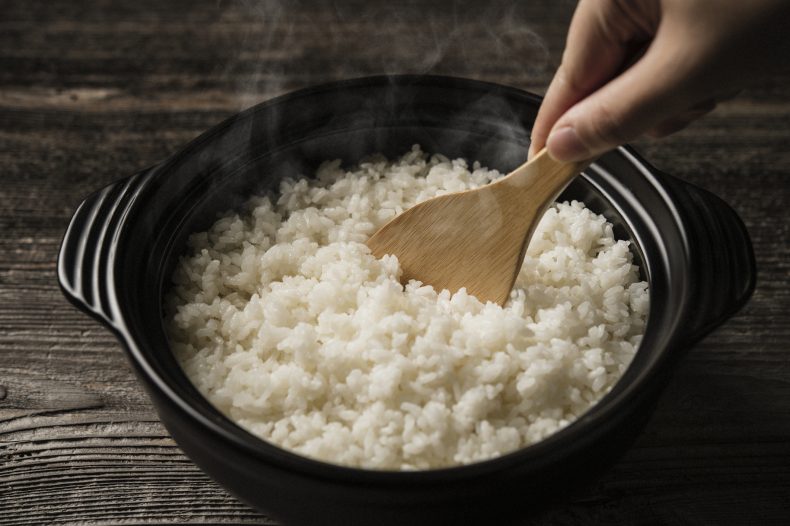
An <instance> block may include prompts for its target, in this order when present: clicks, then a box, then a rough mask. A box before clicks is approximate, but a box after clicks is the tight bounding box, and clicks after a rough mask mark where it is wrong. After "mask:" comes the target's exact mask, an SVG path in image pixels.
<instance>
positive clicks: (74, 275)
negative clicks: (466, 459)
mask: <svg viewBox="0 0 790 526" xmlns="http://www.w3.org/2000/svg"><path fill="white" fill-rule="evenodd" d="M539 103H540V98H539V97H537V96H535V95H531V94H528V93H525V92H523V91H520V90H516V89H512V88H507V87H502V86H497V85H492V84H487V83H482V82H476V81H470V80H463V79H453V78H446V77H412V76H399V77H375V78H367V79H358V80H352V81H346V82H339V83H334V84H330V85H326V86H320V87H316V88H311V89H307V90H302V91H299V92H295V93H292V94H290V95H286V96H283V97H280V98H278V99H274V100H272V101H269V102H267V103H264V104H261V105H258V106H256V107H254V108H251V109H250V110H247V111H245V112H243V113H241V114H239V115H237V116H236V117H234V118H232V119H229V120H228V121H226V122H224V123H222V124H220V125H218V126H217V127H215V128H213V129H212V130H210V131H208V132H207V133H206V134H204V135H203V136H201V137H200V138H198V139H196V140H195V141H193V142H192V143H190V145H188V146H187V147H186V148H185V149H184V150H183V151H181V152H179V153H177V154H175V155H174V156H172V157H171V158H170V159H168V160H167V161H165V162H164V163H162V164H161V165H159V166H155V167H153V168H150V169H148V170H145V171H143V172H141V173H139V174H137V175H134V176H132V177H130V178H128V179H125V180H122V181H119V182H117V183H114V184H113V185H110V186H109V187H107V188H105V189H103V190H101V191H99V192H97V193H95V194H93V195H91V196H90V197H88V198H87V199H86V201H85V202H84V203H83V204H82V205H81V206H80V208H79V209H78V210H77V212H76V213H75V215H74V218H73V219H72V222H71V225H70V226H69V229H68V231H67V233H66V236H65V239H64V241H63V246H62V248H61V253H60V258H59V262H58V273H59V279H60V283H61V287H62V288H63V290H64V292H65V294H66V296H67V297H68V298H69V299H70V300H71V301H72V302H73V303H74V304H75V305H77V306H78V307H80V308H82V309H83V310H85V311H87V312H88V313H90V314H91V315H93V316H95V317H96V318H97V319H99V320H100V321H101V322H103V323H104V324H105V325H107V326H108V327H110V328H111V329H112V330H113V331H114V332H115V333H116V334H117V336H118V338H119V339H120V341H121V342H122V344H123V346H124V348H125V349H126V351H127V354H128V356H129V358H130V361H131V363H132V364H133V365H134V367H135V369H136V371H137V372H138V375H139V377H140V379H141V381H142V382H143V384H144V385H145V387H146V389H147V390H148V392H149V394H150V396H151V398H152V400H153V401H154V403H155V405H156V407H157V410H158V411H159V414H160V417H161V419H162V422H163V423H164V424H165V426H166V427H167V428H168V430H169V431H170V432H171V433H172V435H173V437H174V438H175V439H176V441H177V442H178V443H179V445H180V446H181V447H182V448H183V450H184V451H185V452H186V453H187V454H188V455H189V456H190V457H191V458H192V459H193V460H194V461H195V462H196V463H197V464H198V465H199V466H200V467H201V468H202V469H204V470H205V471H206V472H207V473H209V474H210V475H211V476H213V477H214V478H215V479H217V480H218V481H220V482H221V483H222V484H223V485H225V486H226V487H227V488H228V489H229V490H230V491H232V492H233V493H235V494H236V495H238V496H239V497H240V498H242V499H243V500H245V501H247V502H249V503H251V504H252V505H254V506H257V507H259V508H260V509H262V510H264V511H266V512H268V513H270V514H271V515H272V516H274V517H276V518H279V519H281V520H283V521H284V522H286V524H294V525H300V524H301V525H311V524H315V525H318V524H328V523H337V524H348V525H351V524H376V525H387V524H393V525H394V524H404V523H408V524H413V525H419V524H432V525H436V524H464V523H468V522H472V521H474V520H481V521H482V520H485V521H486V522H487V523H492V524H493V523H494V522H492V521H496V523H497V524H507V523H511V522H518V521H519V520H520V519H523V518H524V517H525V516H526V515H528V514H533V513H536V512H538V511H540V510H541V509H543V508H545V507H546V505H547V504H548V503H550V502H551V501H552V500H553V499H557V498H559V499H563V498H566V497H567V496H568V495H569V494H570V493H571V492H572V491H573V490H574V489H575V488H578V487H579V486H581V485H583V484H584V482H586V481H587V480H588V479H590V478H592V477H594V476H595V475H596V474H598V473H599V472H600V471H601V470H602V469H603V468H604V467H605V466H607V465H608V464H610V463H611V462H612V461H613V460H614V459H615V458H616V457H617V456H618V455H620V454H621V453H622V452H623V451H624V449H625V448H626V447H627V445H628V444H629V443H630V441H631V440H632V439H633V438H634V437H635V436H636V434H637V433H638V432H639V430H640V428H641V425H642V423H643V422H644V421H645V420H646V419H647V417H648V416H649V414H650V410H651V408H652V404H653V403H654V401H655V399H656V397H657V394H658V392H659V390H660V388H661V386H662V385H663V383H664V380H665V378H666V375H667V374H669V372H670V371H671V366H672V363H673V361H674V360H675V359H676V358H677V357H678V355H679V353H680V352H681V351H682V350H684V349H686V348H688V347H689V346H690V345H691V344H692V343H693V342H695V341H697V340H698V339H699V338H701V337H702V336H704V335H705V334H706V333H707V332H709V331H710V330H711V329H712V328H714V327H715V326H717V325H718V324H721V323H722V322H723V321H724V320H725V319H726V318H727V317H729V316H730V315H732V314H733V313H734V312H735V311H736V310H737V309H738V308H740V307H741V306H742V305H743V304H744V303H745V302H746V301H747V299H748V298H749V296H750V294H751V292H752V290H753V288H754V283H755V266H754V256H753V253H752V249H751V244H750V241H749V238H748V235H747V233H746V230H745V229H744V227H743V224H742V223H741V221H740V219H739V218H738V217H737V215H736V214H735V213H734V212H733V211H732V209H730V208H729V207H728V206H727V205H726V204H724V203H723V202H722V201H721V200H719V199H718V198H717V197H715V196H713V195H712V194H710V193H708V192H706V191H704V190H702V189H699V188H696V187H693V186H691V185H688V184H687V183H684V182H682V181H680V180H678V179H675V178H672V177H670V176H667V175H665V174H662V173H660V172H658V171H657V170H655V169H654V168H652V167H651V166H649V165H648V164H647V163H645V162H644V161H643V160H641V159H640V158H639V157H638V156H637V155H636V154H635V153H634V152H633V151H632V150H631V149H629V148H620V149H619V150H617V151H615V152H612V153H610V154H607V155H605V156H604V157H602V158H601V159H600V160H599V161H598V162H597V163H595V164H594V165H593V166H591V167H590V168H589V169H588V170H587V171H586V172H585V174H584V175H583V177H580V178H578V179H577V180H576V181H575V182H574V183H573V184H572V185H571V186H570V187H569V188H568V189H567V190H566V192H565V193H564V194H563V198H567V199H571V198H575V199H581V200H583V201H584V202H585V203H586V204H587V205H588V206H589V207H590V208H592V209H593V210H595V211H597V212H599V213H602V214H604V215H606V216H607V218H608V219H609V220H610V221H612V222H613V223H614V225H615V230H616V234H617V235H618V236H619V237H621V238H625V239H631V240H632V241H633V245H632V246H633V248H634V253H635V256H636V259H637V262H639V263H640V265H641V266H642V269H643V272H644V274H645V277H646V278H647V279H648V280H649V282H650V289H651V306H650V309H651V311H650V317H649V321H648V326H647V330H646V333H645V337H644V340H643V344H642V346H641V348H640V350H639V352H638V353H637V356H636V357H635V359H634V362H633V364H632V365H631V367H630V368H629V369H628V370H627V371H626V373H625V375H624V376H623V378H622V379H621V381H620V382H618V384H617V385H616V386H615V388H614V389H613V390H612V391H611V392H610V393H609V394H608V395H607V396H606V397H605V398H604V399H603V400H602V401H601V402H600V403H599V404H598V405H597V406H595V407H594V408H593V409H592V410H590V411H589V412H588V413H586V414H585V415H583V416H582V417H581V418H580V419H579V420H578V421H576V422H575V423H573V424H572V425H570V426H568V427H567V428H566V429H564V430H562V431H560V432H559V433H557V434H555V435H554V436H552V437H550V438H548V439H547V440H545V441H543V442H541V443H539V444H536V445H534V446H531V447H529V448H525V449H523V450H520V451H517V452H514V453H512V454H509V455H505V456H503V457H501V458H498V459H494V460H491V461H487V462H481V463H478V464H474V465H471V466H466V467H459V468H450V469H440V470H431V471H422V472H383V471H370V470H357V469H350V468H344V467H339V466H334V465H329V464H326V463H322V462H317V461H313V460H309V459H305V458H303V457H300V456H297V455H293V454H291V453H288V452H286V451H283V450H281V449H279V448H277V447H275V446H273V445H270V444H268V443H265V442H263V441H261V440H258V439H256V438H255V437H253V436H251V435H250V434H248V433H246V432H245V431H243V430H242V429H240V428H238V427H237V426H235V425H234V424H233V423H232V422H230V421H229V420H228V419H226V418H225V417H224V416H222V415H221V414H220V413H219V412H217V411H216V410H215V409H214V408H213V407H212V406H211V405H210V404H209V403H208V402H207V401H206V400H205V399H203V398H202V397H201V396H200V395H199V394H198V393H197V391H196V390H195V389H194V388H193V387H192V385H191V384H190V383H189V381H188V380H187V379H186V377H185V376H184V375H183V374H182V373H181V370H180V368H179V367H178V365H177V363H176V362H175V360H174V358H173V356H172V354H171V353H170V351H169V349H168V344H167V340H166V337H165V333H164V330H163V323H162V307H161V299H162V295H163V292H164V291H165V290H166V288H167V286H168V284H169V276H170V275H171V273H172V270H173V267H174V265H175V262H176V261H177V258H178V255H179V254H180V253H181V252H182V251H183V248H184V241H185V238H186V236H187V235H188V234H189V233H190V232H193V231H195V230H199V229H204V228H206V227H208V226H209V225H210V224H211V223H212V222H213V220H214V219H215V217H216V213H217V212H220V211H223V210H226V209H228V208H229V207H233V206H236V205H238V204H240V203H241V202H243V201H244V200H245V199H246V198H247V197H249V196H250V195H251V194H252V193H253V192H260V191H263V190H266V189H271V188H276V186H277V182H278V181H279V179H280V178H281V177H283V176H285V175H297V174H309V173H311V170H312V169H314V168H315V166H316V165H317V163H318V162H320V161H321V160H325V159H329V158H334V157H341V158H343V159H345V160H346V161H348V162H353V161H356V160H358V159H359V158H360V157H361V156H363V155H365V154H368V153H371V152H383V153H385V154H388V155H397V154H400V153H402V152H403V151H405V150H406V149H407V148H408V147H410V146H411V145H412V144H414V143H420V144H421V145H422V146H423V148H424V149H425V150H428V151H438V152H442V153H444V154H445V155H448V156H450V157H466V158H469V159H476V160H479V161H481V162H482V163H483V164H485V165H487V166H490V167H493V168H497V169H499V170H500V171H503V172H504V171H508V170H510V169H512V168H514V167H515V166H517V165H518V164H520V163H521V162H522V161H523V159H524V157H525V155H526V148H527V144H528V130H529V128H530V126H531V124H532V122H533V120H534V118H535V114H536V111H537V108H538V105H539Z"/></svg>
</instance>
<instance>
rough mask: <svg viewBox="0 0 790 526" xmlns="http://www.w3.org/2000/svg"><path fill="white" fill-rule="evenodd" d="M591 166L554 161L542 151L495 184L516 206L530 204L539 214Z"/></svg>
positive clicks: (586, 163) (590, 161)
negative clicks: (506, 193) (501, 187)
mask: <svg viewBox="0 0 790 526" xmlns="http://www.w3.org/2000/svg"><path fill="white" fill-rule="evenodd" d="M591 163H592V159H590V160H587V161H581V162H575V163H565V162H560V161H556V160H554V159H553V158H552V157H551V156H550V155H549V153H548V150H546V148H543V149H542V150H540V151H539V152H538V153H537V154H536V155H535V156H534V157H533V158H532V159H530V160H529V161H527V162H526V163H524V164H522V165H521V166H519V167H518V168H516V169H515V170H513V171H512V172H510V174H508V175H507V177H505V178H503V179H502V180H501V181H500V182H499V183H500V184H502V185H503V188H507V189H508V196H509V200H511V201H512V202H513V203H514V204H516V205H517V206H519V207H524V206H525V204H530V205H532V207H534V209H535V210H541V211H542V210H545V209H546V208H547V207H548V206H550V205H551V203H552V202H554V200H555V199H556V198H557V196H559V195H560V193H562V191H563V190H564V189H565V187H566V186H568V183H570V182H571V181H572V180H573V179H574V178H575V177H576V176H577V175H579V174H580V173H581V171H582V170H584V169H585V168H587V167H588V166H590V164H591Z"/></svg>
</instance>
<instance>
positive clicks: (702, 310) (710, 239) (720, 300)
mask: <svg viewBox="0 0 790 526" xmlns="http://www.w3.org/2000/svg"><path fill="white" fill-rule="evenodd" d="M662 175H664V176H665V177H666V181H667V183H668V186H669V189H670V190H671V191H672V192H673V193H674V194H675V195H674V197H675V202H676V203H677V205H678V212H679V213H680V215H681V217H682V220H683V223H684V226H685V229H686V232H687V235H688V245H689V258H690V260H691V261H690V263H691V274H692V279H691V283H690V285H691V287H692V295H691V297H692V300H691V308H690V309H689V311H690V312H689V318H688V324H687V328H686V334H687V337H688V338H689V339H690V340H691V341H692V342H697V341H699V340H700V339H702V338H703V337H704V336H706V335H707V334H708V333H710V332H711V331H712V330H713V329H715V328H716V327H717V326H719V325H721V324H722V323H723V322H724V321H725V320H726V319H728V318H729V317H731V316H732V315H734V314H735V313H736V312H737V311H738V310H739V309H740V308H741V307H743V306H744V305H745V304H746V302H747V301H748V300H749V298H750V297H751V295H752V292H754V287H755V285H756V282H757V267H756V264H755V259H754V250H753V249H752V243H751V240H750V239H749V233H748V232H747V230H746V226H745V225H744V224H743V221H742V220H741V218H740V217H738V214H737V213H736V212H735V211H734V210H733V209H732V208H731V207H730V206H729V205H728V204H727V203H725V202H724V201H723V200H722V199H721V198H719V197H718V196H716V195H714V194H712V193H711V192H708V191H707V190H704V189H702V188H700V187H698V186H695V185H693V184H691V183H688V182H685V181H682V180H680V179H678V178H676V177H672V176H669V175H666V174H662Z"/></svg>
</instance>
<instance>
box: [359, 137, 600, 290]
mask: <svg viewBox="0 0 790 526" xmlns="http://www.w3.org/2000/svg"><path fill="white" fill-rule="evenodd" d="M589 164H590V162H589V161H588V162H582V163H561V162H558V161H555V160H554V159H552V158H551V157H549V155H548V153H547V152H546V150H545V149H543V150H541V151H540V152H539V153H538V154H537V155H536V156H535V157H534V158H533V159H532V160H530V161H528V162H526V163H524V164H523V165H521V166H519V167H518V168H516V169H515V170H513V171H512V172H511V173H509V174H508V175H507V176H505V177H503V178H502V179H499V180H498V181H495V182H493V183H491V184H488V185H486V186H483V187H481V188H477V189H475V190H468V191H465V192H457V193H454V194H447V195H442V196H439V197H434V198H432V199H429V200H427V201H423V202H422V203H419V204H417V205H415V206H413V207H411V208H409V209H408V210H406V211H405V212H403V213H402V214H400V215H399V216H397V217H395V218H394V219H392V220H391V221H390V222H389V223H387V224H386V225H384V226H383V227H382V228H381V229H380V230H379V231H378V232H376V233H375V234H374V235H373V236H372V237H371V238H370V239H369V240H368V242H367V245H368V247H369V248H370V251H371V252H372V253H373V255H375V256H376V257H378V258H380V257H382V256H384V255H385V254H393V255H395V256H397V257H398V261H399V262H400V265H401V268H402V269H403V274H402V276H401V282H403V283H407V282H408V281H409V280H412V279H416V280H419V281H421V282H423V283H425V284H427V285H432V286H433V287H434V288H435V289H436V290H442V289H448V290H450V291H451V292H456V291H457V290H458V289H460V288H462V287H466V291H467V292H468V293H469V294H473V295H474V296H476V297H477V298H478V299H479V300H480V301H483V302H485V301H492V302H494V303H497V304H499V305H503V304H504V303H505V301H507V299H508V297H509V295H510V290H511V289H512V288H513V284H514V283H515V281H516V277H517V276H518V272H519V270H520V269H521V264H522V262H523V261H524V253H525V252H526V250H527V245H528V244H529V240H530V238H531V237H532V233H533V232H534V231H535V227H536V226H537V224H538V221H540V218H541V217H542V216H543V213H544V212H545V211H546V209H547V208H548V207H549V206H550V205H551V203H552V202H553V201H554V200H555V199H556V198H557V196H558V195H559V194H560V192H562V190H563V189H564V188H565V186H567V184H568V183H569V182H570V181H571V179H573V178H574V177H575V176H577V175H578V174H579V173H580V172H581V171H582V170H583V169H584V168H586V167H587V166H589Z"/></svg>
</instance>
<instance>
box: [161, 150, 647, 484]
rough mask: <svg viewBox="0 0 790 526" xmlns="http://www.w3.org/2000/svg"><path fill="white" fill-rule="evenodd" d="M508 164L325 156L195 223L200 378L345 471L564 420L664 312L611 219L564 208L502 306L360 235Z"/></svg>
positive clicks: (194, 305)
mask: <svg viewBox="0 0 790 526" xmlns="http://www.w3.org/2000/svg"><path fill="white" fill-rule="evenodd" d="M498 177H500V174H499V173H498V172H496V171H494V170H488V169H486V168H483V167H481V166H480V165H479V164H477V163H475V164H474V165H473V166H472V167H471V169H470V168H469V167H468V165H467V163H466V162H465V161H463V160H449V159H447V158H445V157H442V156H438V155H434V156H428V155H426V154H425V153H423V152H422V151H421V150H420V149H419V148H418V147H414V148H413V149H412V150H411V151H409V152H407V153H406V154H405V155H403V156H402V157H401V158H400V159H397V160H395V161H393V162H388V161H387V160H386V159H383V158H380V157H377V158H372V159H370V160H368V161H366V162H362V163H360V164H359V165H358V166H356V167H354V168H352V169H351V170H349V171H346V170H344V169H342V168H341V165H340V162H339V161H333V162H327V163H324V164H323V165H322V166H321V168H320V169H319V170H318V173H317V178H316V179H299V180H291V179H288V180H284V181H283V182H282V184H281V185H280V192H279V195H278V196H262V197H255V198H252V199H251V200H250V201H249V203H248V204H247V206H246V209H245V210H243V211H242V212H241V213H229V214H228V215H227V216H225V217H223V218H221V219H219V220H218V221H217V222H216V223H215V224H214V225H213V226H212V227H211V229H210V230H209V231H208V232H203V233H198V234H194V235H192V236H191V238H190V241H189V254H188V255H187V256H186V257H184V258H183V259H182V261H181V263H180V264H179V266H178V268H177V270H176V272H175V275H174V278H173V279H174V286H173V288H172V291H171V292H170V294H169V296H168V297H167V301H166V304H167V313H168V314H167V316H168V319H167V324H168V328H169V331H170V337H171V341H172V344H173V345H172V346H173V349H174V352H175V353H176V356H177V358H178V360H179V362H180V363H181V365H182V367H183V369H184V371H185V372H186V374H187V376H188V377H189V378H190V380H191V381H192V382H193V383H194V384H195V386H196V387H197V388H198V389H199V390H200V392H201V393H202V394H203V395H204V396H206V398H208V400H210V401H211V402H212V403H213V404H214V405H215V406H216V407H217V408H218V409H219V410H220V411H222V412H223V413H224V414H225V415H227V416H228V417H229V418H230V419H232V420H233V421H235V422H237V423H238V424H239V425H240V426H242V427H243V428H245V429H247V430H248V431H250V432H251V433H253V434H255V435H257V436H258V437H260V438H262V439H264V440H267V441H269V442H272V443H274V444H277V445H279V446H281V447H283V448H285V449H288V450H292V451H294V452H297V453H300V454H302V455H306V456H308V457H313V458H316V459H321V460H325V461H328V462H332V463H338V464H343V465H349V466H359V467H365V468H376V469H425V468H434V467H440V466H449V465H456V464H467V463H471V462H476V461H480V460H483V459H488V458H492V457H496V456H499V455H502V454H504V453H507V452H510V451H513V450H514V449H517V448H521V447H524V446H527V445H529V444H532V443H535V442H537V441H539V440H541V439H543V438H545V437H547V436H548V435H550V434H552V433H554V432H556V431H557V430H559V429H561V428H563V427H564V426H566V425H568V424H569V423H570V422H572V421H573V420H575V419H576V418H578V417H579V415H581V414H582V413H584V412H585V411H586V410H587V409H589V408H590V407H591V406H592V405H593V404H594V403H595V402H596V401H598V400H599V399H600V398H601V397H602V396H603V395H604V394H606V393H607V392H608V391H609V390H610V389H611V387H612V386H613V385H614V383H615V382H616V381H617V379H618V378H619V377H620V376H621V375H622V373H623V371H624V370H625V369H626V367H627V366H628V364H629V363H630V361H631V359H632V357H633V356H634V352H635V350H636V348H637V346H638V345H639V341H640V339H641V335H642V333H643V331H644V325H645V318H646V315H647V310H648V292H647V284H646V283H645V282H642V281H639V277H638V276H639V273H638V269H637V268H636V267H635V266H634V265H633V264H632V258H631V253H630V251H629V248H628V242H626V241H618V240H615V239H614V236H613V233H612V226H611V225H610V224H609V223H607V222H606V220H605V219H604V218H603V217H601V216H599V215H596V214H595V213H593V212H591V211H590V210H588V209H586V208H585V207H584V205H583V204H582V203H579V202H571V203H558V204H556V205H554V206H553V207H552V208H551V209H550V210H549V211H548V212H547V213H546V215H545V216H544V217H543V219H542V221H541V222H540V225H539V226H538V228H537V231H536V233H535V235H534V238H533V241H532V243H531V244H530V245H529V249H528V251H527V255H526V258H525V260H524V265H523V267H522V269H521V273H520V274H519V277H518V279H517V282H516V286H515V288H514V289H513V291H512V293H511V296H510V300H509V301H508V302H507V304H506V305H505V306H504V307H500V306H498V305H494V304H492V303H487V304H483V303H480V302H479V301H478V300H477V299H476V298H475V297H473V296H470V295H468V294H466V292H465V291H464V290H463V289H462V290H461V291H459V292H457V293H456V294H450V293H449V292H448V291H446V290H445V291H436V290H434V289H433V288H432V287H430V286H424V285H422V284H421V283H419V282H411V283H409V284H407V285H406V286H405V287H404V286H402V285H401V284H400V283H399V281H398V277H399V273H400V270H399V266H398V261H397V259H396V258H395V257H393V256H386V257H384V258H382V259H380V260H377V259H375V258H374V257H373V256H371V255H370V253H369V251H368V249H367V247H366V246H365V245H364V242H365V241H366V240H367V239H368V237H370V235H371V234H373V233H374V232H375V231H376V230H377V229H378V228H379V227H380V226H382V225H383V224H384V223H385V222H387V221H388V220H389V219H391V218H392V217H394V216H395V215H396V214H398V213H400V212H402V211H403V210H405V209H407V208H409V207H410V206H412V205H414V204H415V203H417V202H419V201H422V200H425V199H427V198H429V197H433V196H435V195H440V194H443V193H448V192H454V191H460V190H466V189H470V188H474V187H477V186H480V185H483V184H486V183H489V182H491V181H492V180H494V179H496V178H498Z"/></svg>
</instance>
